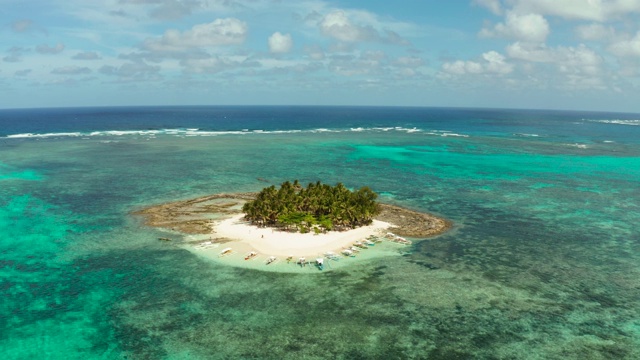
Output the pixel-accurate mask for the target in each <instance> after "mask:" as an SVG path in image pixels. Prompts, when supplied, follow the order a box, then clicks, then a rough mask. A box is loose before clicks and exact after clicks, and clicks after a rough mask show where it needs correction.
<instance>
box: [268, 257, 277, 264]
mask: <svg viewBox="0 0 640 360" xmlns="http://www.w3.org/2000/svg"><path fill="white" fill-rule="evenodd" d="M274 261H276V257H275V256H269V258H268V259H267V265H269V264H271V263H272V262H274Z"/></svg>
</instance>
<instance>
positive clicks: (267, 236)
mask: <svg viewBox="0 0 640 360" xmlns="http://www.w3.org/2000/svg"><path fill="white" fill-rule="evenodd" d="M243 216H244V215H243V214H239V215H235V216H233V217H231V218H228V219H225V220H221V221H219V222H217V223H215V225H214V234H213V235H214V236H215V237H218V238H221V237H222V238H228V239H233V240H234V241H233V242H230V243H228V244H227V245H228V246H229V247H232V248H234V250H235V249H237V251H252V250H254V251H257V252H258V253H260V254H265V255H274V256H285V257H286V256H294V257H301V256H316V255H318V254H324V253H326V252H328V251H333V252H336V253H338V252H340V251H341V250H342V249H343V248H345V247H349V246H351V245H353V243H354V242H356V241H359V240H360V241H361V240H363V239H365V238H366V237H368V236H369V235H378V236H379V235H381V234H384V233H385V229H387V228H389V227H391V226H393V225H392V224H389V223H387V222H383V221H379V220H374V221H373V223H372V224H371V225H368V226H363V227H360V228H357V229H353V230H349V231H342V232H339V231H331V232H329V233H327V234H313V233H307V234H300V233H290V232H284V231H278V230H274V229H271V228H259V227H256V226H253V225H250V224H249V223H248V222H247V221H244V220H243Z"/></svg>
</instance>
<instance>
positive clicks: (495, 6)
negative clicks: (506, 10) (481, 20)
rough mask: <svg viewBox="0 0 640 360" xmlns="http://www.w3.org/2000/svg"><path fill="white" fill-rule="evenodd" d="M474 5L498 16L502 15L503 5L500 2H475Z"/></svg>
mask: <svg viewBox="0 0 640 360" xmlns="http://www.w3.org/2000/svg"><path fill="white" fill-rule="evenodd" d="M473 3H474V4H476V5H478V6H482V7H484V8H487V9H489V11H491V12H492V13H494V14H496V15H502V5H501V4H500V0H473Z"/></svg>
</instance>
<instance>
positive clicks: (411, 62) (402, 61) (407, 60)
mask: <svg viewBox="0 0 640 360" xmlns="http://www.w3.org/2000/svg"><path fill="white" fill-rule="evenodd" d="M424 64H425V61H424V59H423V58H420V57H417V56H401V57H399V58H397V59H396V60H395V61H394V65H396V66H399V67H406V68H417V67H420V66H423V65H424Z"/></svg>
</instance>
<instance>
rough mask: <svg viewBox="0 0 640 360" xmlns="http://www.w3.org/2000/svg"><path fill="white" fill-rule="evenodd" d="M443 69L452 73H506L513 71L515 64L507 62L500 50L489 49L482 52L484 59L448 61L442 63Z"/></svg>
mask: <svg viewBox="0 0 640 360" xmlns="http://www.w3.org/2000/svg"><path fill="white" fill-rule="evenodd" d="M442 70H443V71H444V72H446V73H448V74H451V75H466V74H475V75H480V74H494V75H505V74H509V73H510V72H512V71H513V64H510V63H508V62H506V61H505V57H504V56H503V55H501V54H499V53H498V52H495V51H489V52H486V53H484V54H482V59H481V60H479V61H462V60H457V61H453V62H446V63H444V64H443V65H442Z"/></svg>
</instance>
